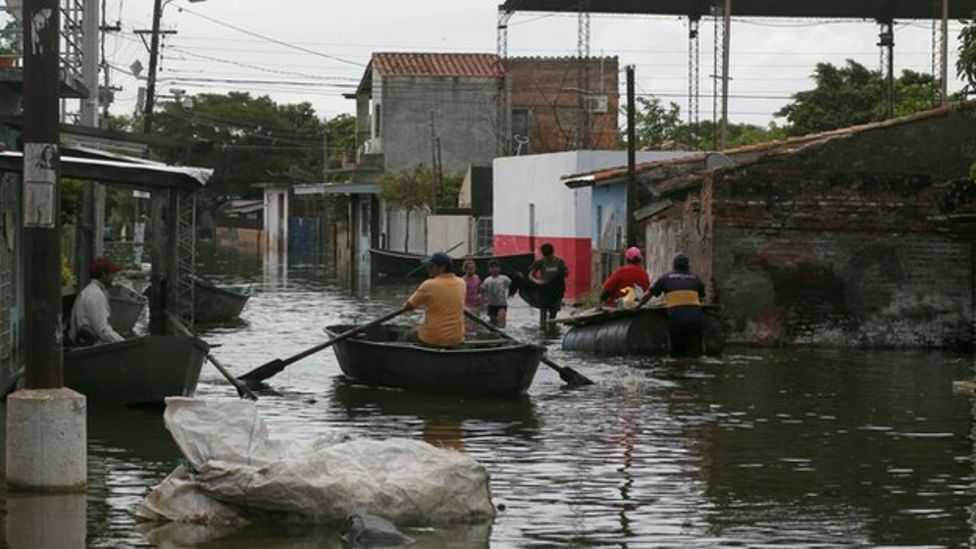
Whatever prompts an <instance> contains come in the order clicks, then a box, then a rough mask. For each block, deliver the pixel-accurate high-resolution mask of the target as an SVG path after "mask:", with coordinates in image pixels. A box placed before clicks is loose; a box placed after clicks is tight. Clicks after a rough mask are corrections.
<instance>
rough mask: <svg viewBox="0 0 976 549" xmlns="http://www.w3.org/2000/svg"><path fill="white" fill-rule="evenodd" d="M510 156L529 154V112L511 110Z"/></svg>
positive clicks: (526, 110) (525, 110)
mask: <svg viewBox="0 0 976 549" xmlns="http://www.w3.org/2000/svg"><path fill="white" fill-rule="evenodd" d="M511 147H512V151H511V152H512V154H513V155H514V156H519V155H522V154H529V153H530V144H529V110H528V109H513V110H512V142H511Z"/></svg>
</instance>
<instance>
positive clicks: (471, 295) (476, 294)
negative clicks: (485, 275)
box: [461, 259, 481, 311]
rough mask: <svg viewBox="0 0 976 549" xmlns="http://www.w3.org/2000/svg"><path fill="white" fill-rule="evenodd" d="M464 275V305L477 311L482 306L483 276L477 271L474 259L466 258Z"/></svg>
mask: <svg viewBox="0 0 976 549" xmlns="http://www.w3.org/2000/svg"><path fill="white" fill-rule="evenodd" d="M463 269H464V275H463V276H462V277H461V278H463V279H464V287H465V293H464V306H465V307H467V308H469V309H471V310H473V311H477V310H478V308H479V307H481V277H479V276H478V274H477V273H476V272H475V271H477V268H476V267H475V264H474V260H471V259H466V260H465V261H464V266H463Z"/></svg>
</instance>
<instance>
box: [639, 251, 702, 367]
mask: <svg viewBox="0 0 976 549" xmlns="http://www.w3.org/2000/svg"><path fill="white" fill-rule="evenodd" d="M673 267H674V270H673V271H671V272H670V273H667V274H665V275H662V276H661V277H660V278H658V279H657V280H656V281H654V285H653V286H651V291H650V292H648V293H647V295H645V296H644V299H642V300H641V305H643V304H644V302H646V301H647V300H649V299H650V298H651V297H654V296H659V295H661V294H662V293H663V294H664V303H665V305H666V306H667V308H668V340H669V342H670V349H671V356H700V355H701V354H702V308H701V304H702V301H704V299H705V284H703V283H702V281H701V279H700V278H698V276H696V275H695V274H692V273H691V272H689V261H688V256H686V255H685V254H678V255H676V256H675V257H674V262H673Z"/></svg>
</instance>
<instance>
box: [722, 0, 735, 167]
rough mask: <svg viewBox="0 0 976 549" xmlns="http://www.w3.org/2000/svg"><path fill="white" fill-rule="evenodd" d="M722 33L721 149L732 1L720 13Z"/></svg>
mask: <svg viewBox="0 0 976 549" xmlns="http://www.w3.org/2000/svg"><path fill="white" fill-rule="evenodd" d="M722 18H723V27H724V32H723V33H722V134H721V137H722V141H721V145H722V147H721V148H722V149H723V150H724V149H725V147H726V140H727V138H728V133H729V64H730V55H729V48H730V46H731V45H732V0H725V10H724V12H723V13H722Z"/></svg>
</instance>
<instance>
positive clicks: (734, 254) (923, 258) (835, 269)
mask: <svg viewBox="0 0 976 549" xmlns="http://www.w3.org/2000/svg"><path fill="white" fill-rule="evenodd" d="M972 265H973V257H972V251H971V246H970V245H969V244H967V243H965V242H961V241H959V240H957V239H954V238H951V237H947V236H940V235H935V234H929V233H896V232H891V233H875V232H857V231H849V230H843V231H819V230H777V229H760V228H746V227H733V226H728V225H718V226H716V227H715V252H714V255H713V265H712V267H713V269H714V277H715V281H716V284H717V293H718V300H719V301H720V302H721V304H722V312H723V315H724V318H725V319H726V322H727V325H728V327H729V328H730V337H731V338H732V339H733V340H736V341H743V342H748V343H757V344H767V345H778V344H789V343H799V344H829V345H839V346H872V347H906V346H931V347H943V346H957V345H963V344H968V343H970V341H971V325H972V317H973V307H972V305H973V294H972V284H973V275H972Z"/></svg>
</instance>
